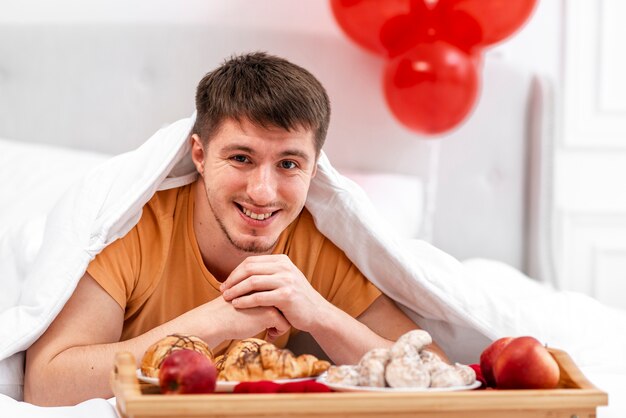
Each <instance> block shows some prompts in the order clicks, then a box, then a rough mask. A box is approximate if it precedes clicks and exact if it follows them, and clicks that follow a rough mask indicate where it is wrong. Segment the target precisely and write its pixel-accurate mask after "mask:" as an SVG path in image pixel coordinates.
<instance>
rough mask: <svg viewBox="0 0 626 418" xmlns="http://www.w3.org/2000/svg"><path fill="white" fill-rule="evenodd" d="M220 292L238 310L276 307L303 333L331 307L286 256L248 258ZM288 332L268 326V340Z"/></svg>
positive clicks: (236, 269) (226, 281)
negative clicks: (326, 307)
mask: <svg viewBox="0 0 626 418" xmlns="http://www.w3.org/2000/svg"><path fill="white" fill-rule="evenodd" d="M220 290H221V292H222V296H223V298H224V300H225V301H227V302H230V303H231V304H232V306H233V307H234V308H236V309H237V310H243V309H251V308H259V307H270V308H271V307H273V308H274V309H276V310H278V313H279V314H282V316H283V317H284V318H285V319H286V321H287V322H288V325H291V326H293V327H295V328H297V329H299V330H302V331H309V330H310V329H311V328H312V327H313V326H315V323H316V321H318V322H319V320H320V319H321V318H323V317H324V316H323V315H322V312H321V311H322V310H323V309H324V307H325V306H326V305H327V304H328V302H327V301H326V300H325V299H324V298H323V297H322V296H321V295H320V294H319V293H318V292H317V291H316V290H315V289H313V287H312V286H311V284H310V283H309V282H308V280H307V279H306V277H304V274H302V272H301V271H300V270H299V269H298V268H297V267H296V266H295V265H294V264H293V263H292V262H291V260H290V259H289V257H287V256H286V255H284V254H272V255H261V256H251V257H248V258H246V259H245V260H244V261H243V262H242V263H241V264H239V265H238V266H237V267H236V268H235V269H234V270H233V271H232V272H231V274H230V275H229V276H228V278H227V279H226V280H225V281H224V283H222V285H221V286H220ZM280 328H283V327H280ZM287 330H288V327H287V328H286V329H278V328H276V327H268V337H269V339H274V338H276V337H278V336H279V335H281V334H283V333H284V332H286V331H287Z"/></svg>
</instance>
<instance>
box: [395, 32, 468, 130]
mask: <svg viewBox="0 0 626 418" xmlns="http://www.w3.org/2000/svg"><path fill="white" fill-rule="evenodd" d="M477 67H478V65H477V59H476V58H474V57H472V56H471V55H468V54H467V53H466V52H464V51H462V50H461V49H459V48H457V47H455V46H453V45H450V44H448V43H447V42H443V41H434V42H432V43H422V44H419V45H417V46H416V47H414V48H413V49H411V50H410V51H409V52H407V53H405V54H403V55H401V56H399V57H397V58H395V59H393V60H391V61H390V62H389V63H388V64H387V67H386V68H385V75H384V90H385V97H386V99H387V104H388V105H389V107H390V108H391V111H392V113H393V114H394V116H395V117H396V118H397V119H398V120H399V121H400V122H401V123H402V124H403V125H405V126H406V127H407V128H409V129H411V130H413V131H415V132H418V133H421V134H429V135H432V134H441V133H444V132H446V131H449V130H451V129H452V128H454V127H456V126H457V125H458V124H460V123H461V122H462V121H463V120H464V119H465V118H466V117H467V116H468V115H469V113H470V111H471V110H472V108H473V107H474V103H475V102H476V98H477V96H478V90H479V75H478V68H477Z"/></svg>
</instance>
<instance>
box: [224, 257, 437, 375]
mask: <svg viewBox="0 0 626 418" xmlns="http://www.w3.org/2000/svg"><path fill="white" fill-rule="evenodd" d="M222 292H223V295H224V299H226V300H227V301H231V302H232V304H233V306H235V307H237V308H253V307H258V306H274V307H276V308H278V309H279V310H280V311H281V312H282V313H283V315H285V317H286V318H287V320H288V321H289V322H290V323H291V325H292V326H294V327H295V328H297V329H299V330H302V331H306V332H308V333H309V334H311V336H312V337H313V338H314V339H315V340H316V341H317V343H318V344H319V345H320V347H321V348H322V350H324V352H325V353H326V354H327V355H328V357H330V359H331V360H332V361H333V362H335V363H337V364H355V363H357V362H358V361H359V360H360V359H361V357H362V356H363V355H364V354H365V353H366V352H367V351H369V350H370V349H372V348H375V347H390V346H391V345H392V344H393V342H394V341H395V340H396V339H397V338H398V337H400V335H402V334H404V333H406V332H408V331H410V330H412V329H417V328H418V327H417V325H416V324H415V323H413V321H411V320H410V319H409V318H408V317H407V316H406V315H405V314H404V313H403V312H402V311H401V310H400V309H399V308H398V307H397V306H396V305H395V303H393V301H391V300H390V299H389V298H387V297H386V296H384V295H382V296H380V297H379V298H378V299H376V301H374V303H373V304H372V305H371V306H370V307H369V308H368V309H367V310H366V311H365V312H364V313H363V314H361V315H360V316H359V318H358V320H357V319H355V318H353V317H352V316H350V315H349V314H347V313H346V312H344V311H342V310H341V309H339V308H337V307H336V306H334V305H332V304H331V303H330V302H328V301H327V300H326V299H324V298H323V297H322V295H320V294H319V293H318V292H317V291H316V290H315V289H313V287H312V286H311V284H310V283H309V282H308V281H307V280H306V278H305V277H304V275H303V274H302V272H300V271H299V270H298V268H297V267H296V266H295V265H294V264H293V263H292V262H291V260H289V258H288V257H287V256H285V255H264V256H255V257H248V258H247V259H246V260H245V261H244V262H243V263H241V264H240V265H239V266H237V268H235V270H233V272H232V273H231V275H230V276H229V277H228V279H227V280H226V281H225V282H224V283H223V285H222ZM429 350H431V351H433V352H435V353H437V354H439V355H440V356H441V357H442V359H443V360H447V357H446V356H445V355H444V354H443V352H442V351H441V349H440V348H439V347H438V346H437V345H435V344H433V345H432V346H430V347H429Z"/></svg>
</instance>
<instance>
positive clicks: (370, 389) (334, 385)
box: [317, 374, 480, 393]
mask: <svg viewBox="0 0 626 418" xmlns="http://www.w3.org/2000/svg"><path fill="white" fill-rule="evenodd" d="M317 381H318V382H319V383H323V384H325V385H326V386H328V387H329V388H331V389H333V390H335V391H337V392H428V393H431V392H455V391H459V390H472V389H476V388H477V387H480V381H479V380H477V381H475V382H474V383H472V384H471V385H467V386H450V387H447V388H376V387H372V386H350V385H341V384H338V383H328V382H327V381H326V374H323V375H321V376H320V377H319V378H318V379H317Z"/></svg>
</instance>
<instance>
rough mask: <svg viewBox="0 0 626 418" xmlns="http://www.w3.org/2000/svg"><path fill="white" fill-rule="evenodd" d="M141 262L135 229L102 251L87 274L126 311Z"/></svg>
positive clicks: (91, 264) (92, 262)
mask: <svg viewBox="0 0 626 418" xmlns="http://www.w3.org/2000/svg"><path fill="white" fill-rule="evenodd" d="M139 262H140V246H139V236H138V232H137V227H135V228H133V229H131V230H130V232H128V234H126V235H125V236H124V237H122V238H120V239H118V240H116V241H114V242H113V243H111V244H110V245H109V246H108V247H106V248H105V249H104V250H102V252H100V253H99V254H98V255H97V256H96V258H94V259H93V260H92V261H91V263H90V264H89V267H87V273H89V274H90V275H91V277H93V278H94V280H95V281H96V282H98V284H99V285H100V286H101V287H102V288H103V289H104V290H105V291H106V292H107V293H108V294H109V295H111V297H112V298H113V299H114V300H115V301H116V302H117V303H118V305H120V307H121V308H122V309H123V310H125V309H126V304H127V302H128V300H129V299H130V295H131V292H132V290H133V288H134V285H135V283H136V280H137V277H138V274H139V272H138V271H137V269H138V268H139V267H138V266H139V265H140V264H139Z"/></svg>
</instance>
